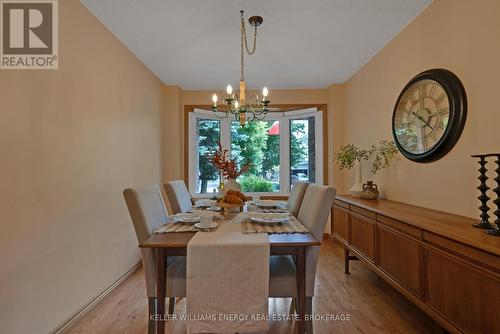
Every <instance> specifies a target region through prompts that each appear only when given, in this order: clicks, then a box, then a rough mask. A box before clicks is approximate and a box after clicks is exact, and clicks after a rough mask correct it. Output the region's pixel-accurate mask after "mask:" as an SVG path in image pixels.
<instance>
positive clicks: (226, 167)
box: [207, 142, 250, 191]
mask: <svg viewBox="0 0 500 334" xmlns="http://www.w3.org/2000/svg"><path fill="white" fill-rule="evenodd" d="M227 155H228V150H223V149H222V145H221V143H220V142H219V143H218V148H217V150H215V151H214V152H212V153H209V154H207V159H208V161H210V162H211V163H212V164H213V165H214V166H215V168H217V169H218V170H219V171H220V173H221V176H222V177H224V178H225V179H226V180H227V182H226V183H225V184H224V190H225V191H227V190H237V191H241V185H240V184H239V183H238V182H236V179H237V178H238V177H239V176H240V175H242V174H243V173H245V172H246V171H247V170H248V169H249V168H250V162H247V163H245V164H244V165H243V166H241V168H238V163H237V162H236V161H237V159H236V158H233V159H229V158H228V157H227ZM222 177H221V183H222Z"/></svg>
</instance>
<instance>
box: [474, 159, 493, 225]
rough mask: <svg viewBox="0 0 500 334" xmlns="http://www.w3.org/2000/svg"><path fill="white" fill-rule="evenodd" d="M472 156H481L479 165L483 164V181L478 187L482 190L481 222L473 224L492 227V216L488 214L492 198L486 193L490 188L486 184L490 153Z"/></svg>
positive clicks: (481, 173)
mask: <svg viewBox="0 0 500 334" xmlns="http://www.w3.org/2000/svg"><path fill="white" fill-rule="evenodd" d="M472 157H473V158H479V165H480V166H481V167H480V168H479V173H480V175H479V177H478V179H479V181H480V182H481V183H480V185H479V187H477V189H478V190H479V191H480V192H481V195H480V196H479V197H478V199H479V201H481V206H480V207H479V210H481V215H480V217H481V222H480V223H479V224H474V225H473V226H474V227H477V228H483V229H492V228H493V226H492V225H491V224H490V221H489V218H490V216H489V215H488V211H490V208H489V207H488V200H489V199H490V198H489V197H488V195H486V192H487V191H488V189H490V188H489V187H488V185H487V184H486V181H487V180H488V176H487V175H486V172H487V171H488V169H487V168H486V163H487V161H486V157H488V154H477V155H472Z"/></svg>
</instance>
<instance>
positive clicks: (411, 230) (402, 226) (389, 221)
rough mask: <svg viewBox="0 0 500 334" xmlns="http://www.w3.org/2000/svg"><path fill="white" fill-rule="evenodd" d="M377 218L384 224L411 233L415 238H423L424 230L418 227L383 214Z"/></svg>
mask: <svg viewBox="0 0 500 334" xmlns="http://www.w3.org/2000/svg"><path fill="white" fill-rule="evenodd" d="M377 220H378V221H379V222H380V223H381V224H383V225H386V226H389V227H391V228H393V229H395V230H398V231H399V232H403V233H405V234H408V235H411V236H412V237H414V238H417V239H419V240H422V230H421V229H419V228H417V227H414V226H411V225H408V224H405V223H402V222H400V221H397V220H395V219H392V218H389V217H386V216H383V215H378V216H377Z"/></svg>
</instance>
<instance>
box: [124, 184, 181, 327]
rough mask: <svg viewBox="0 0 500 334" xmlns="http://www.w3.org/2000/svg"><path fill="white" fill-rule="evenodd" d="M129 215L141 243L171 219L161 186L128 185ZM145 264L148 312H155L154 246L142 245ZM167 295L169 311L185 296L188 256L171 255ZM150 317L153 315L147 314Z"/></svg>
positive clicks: (125, 193)
mask: <svg viewBox="0 0 500 334" xmlns="http://www.w3.org/2000/svg"><path fill="white" fill-rule="evenodd" d="M123 197H124V198H125V202H126V204H127V208H128V211H129V213H130V218H132V223H133V225H134V230H135V234H136V236H137V241H138V242H139V244H141V243H143V242H144V241H146V240H147V239H148V238H149V237H150V236H151V235H152V234H153V233H154V232H153V231H154V230H155V229H156V228H158V227H160V226H162V225H163V224H165V223H167V221H168V212H167V208H166V207H165V202H164V201H163V197H162V195H161V192H160V189H159V188H158V186H156V185H154V186H148V187H141V188H136V189H132V188H127V189H125V190H124V191H123ZM141 255H142V264H143V266H144V274H145V278H146V293H147V296H148V309H149V315H151V314H154V313H155V305H156V303H157V299H156V255H155V252H154V251H153V250H152V249H151V248H141ZM166 296H167V297H168V298H169V308H168V312H169V314H172V313H173V311H174V303H175V297H185V296H186V261H185V257H175V258H174V257H169V258H168V270H167V289H166ZM148 318H149V319H150V317H148Z"/></svg>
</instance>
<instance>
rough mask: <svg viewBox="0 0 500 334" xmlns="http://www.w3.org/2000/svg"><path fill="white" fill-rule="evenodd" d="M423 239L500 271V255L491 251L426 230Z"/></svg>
mask: <svg viewBox="0 0 500 334" xmlns="http://www.w3.org/2000/svg"><path fill="white" fill-rule="evenodd" d="M423 239H424V240H425V242H427V243H428V244H431V245H433V246H435V247H437V248H441V249H443V250H446V251H449V252H451V253H454V254H456V255H458V256H460V257H466V258H469V259H470V260H472V261H473V262H476V263H477V264H478V265H480V266H482V267H489V268H490V269H492V270H495V271H497V272H500V257H499V256H495V255H493V254H490V253H486V252H483V251H481V250H479V249H476V248H473V247H469V246H467V245H464V244H461V243H459V242H456V241H453V240H450V239H448V238H445V237H442V236H439V235H437V234H434V233H431V232H427V231H424V233H423Z"/></svg>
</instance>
